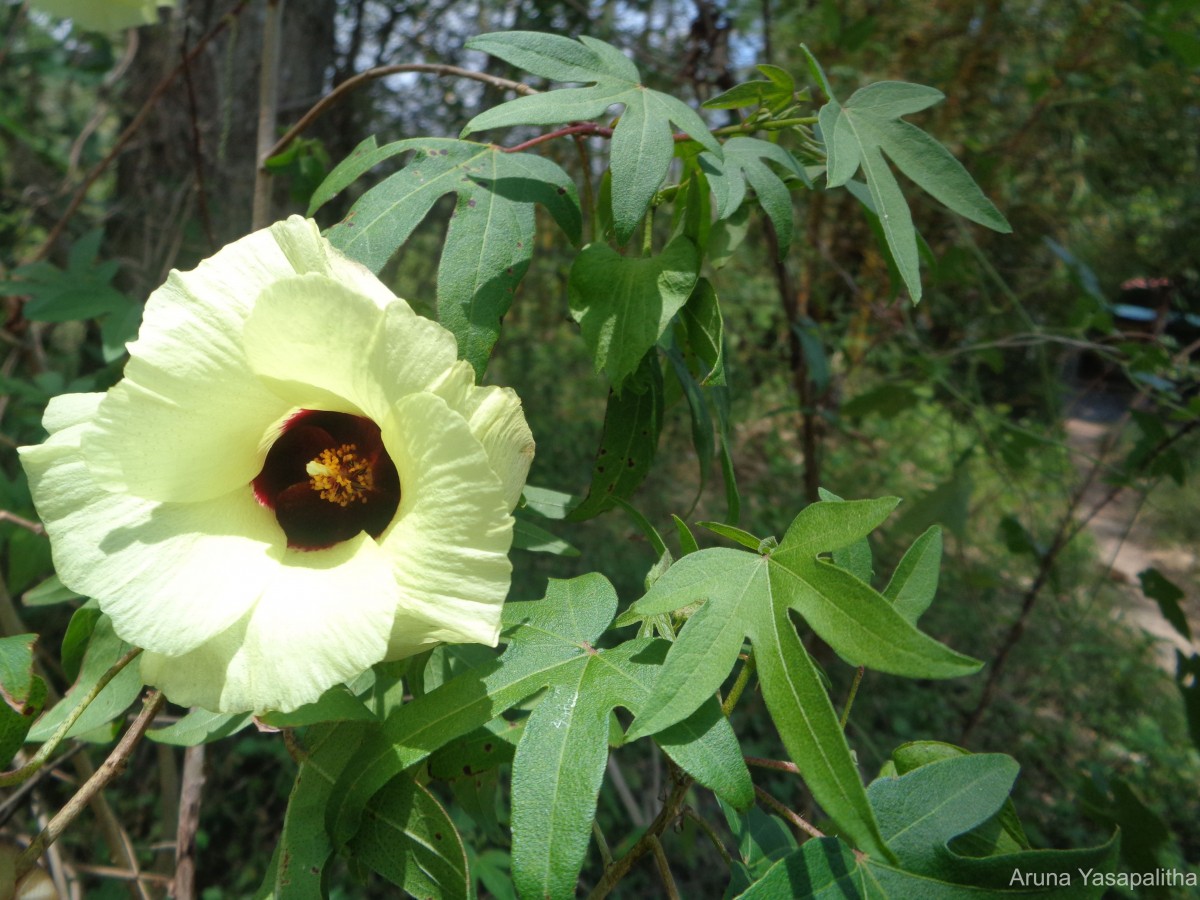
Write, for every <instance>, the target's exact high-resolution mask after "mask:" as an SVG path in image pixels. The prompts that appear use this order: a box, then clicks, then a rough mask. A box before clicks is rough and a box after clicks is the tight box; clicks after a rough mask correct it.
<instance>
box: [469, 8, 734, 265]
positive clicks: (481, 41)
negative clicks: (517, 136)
mask: <svg viewBox="0 0 1200 900" xmlns="http://www.w3.org/2000/svg"><path fill="white" fill-rule="evenodd" d="M466 46H467V47H468V48H469V49H473V50H484V51H486V52H487V53H490V54H491V55H493V56H496V57H498V58H500V59H503V60H505V61H506V62H509V63H512V64H513V65H515V66H519V67H521V68H523V69H525V70H526V71H528V72H531V73H533V74H534V75H540V76H542V77H544V78H549V79H551V80H553V81H567V82H582V83H584V84H587V85H588V86H587V87H579V88H567V89H563V90H554V91H547V92H545V93H542V94H533V95H530V96H524V97H518V98H517V99H515V100H510V101H509V102H507V103H503V104H501V105H500V106H496V107H493V108H492V109H489V110H486V111H485V112H482V113H480V114H479V115H478V116H476V117H475V118H473V119H472V120H471V121H470V122H468V123H467V125H466V127H465V128H464V129H463V130H462V135H461V136H463V137H465V136H466V135H468V134H472V133H474V132H477V131H485V130H488V129H491V128H507V127H509V126H512V125H558V124H563V123H567V122H575V121H580V120H587V119H594V118H597V117H599V116H602V115H604V114H605V113H607V112H608V110H609V109H611V108H612V107H613V106H615V105H618V104H620V105H622V106H624V107H625V109H624V112H623V113H622V115H621V117H620V120H619V121H618V122H617V125H616V128H615V129H614V130H613V135H612V146H611V157H610V158H611V169H612V176H613V179H612V213H613V225H614V230H615V231H616V235H617V240H618V241H620V242H621V243H622V244H623V243H625V242H626V241H628V240H629V237H630V236H631V235H632V234H633V231H634V229H635V228H637V226H638V224H639V223H640V222H641V220H642V216H643V215H644V214H645V212H646V209H647V208H648V207H649V205H650V201H651V199H653V197H654V193H655V191H657V190H658V187H659V185H660V184H661V183H662V180H663V178H664V177H665V176H666V174H667V169H668V167H669V166H670V164H671V158H672V157H673V155H674V136H673V132H672V125H674V126H677V127H678V128H679V129H680V130H682V131H683V132H685V133H686V134H687V135H688V136H689V137H690V138H692V140H695V141H697V142H699V143H700V144H702V145H703V146H704V147H705V148H707V149H708V150H709V151H710V152H712V153H714V154H715V155H716V156H717V157H720V156H721V152H722V151H721V145H720V143H719V142H718V141H717V140H716V139H715V138H714V137H713V136H712V135H711V134H710V133H709V130H708V126H707V125H706V124H705V123H704V120H703V119H701V118H700V116H699V114H698V113H697V112H696V111H695V110H693V109H692V108H691V107H690V106H688V105H687V104H686V103H684V102H683V101H681V100H679V99H678V98H676V97H673V96H671V95H670V94H664V93H662V92H661V91H655V90H651V89H650V88H647V87H646V86H645V85H643V84H642V83H641V74H640V73H639V72H638V69H637V66H635V65H634V64H633V63H632V62H630V61H629V60H628V59H627V58H626V57H625V56H624V54H622V53H621V52H620V51H619V50H617V49H616V48H615V47H613V46H611V45H609V44H606V43H604V42H603V41H598V40H596V39H595V38H590V37H586V36H585V37H581V38H580V39H579V41H578V42H576V41H574V40H571V39H570V38H566V37H562V36H560V35H554V34H541V33H536V32H527V31H510V32H499V33H494V34H485V35H481V36H479V37H476V38H472V39H471V40H469V41H467V44H466Z"/></svg>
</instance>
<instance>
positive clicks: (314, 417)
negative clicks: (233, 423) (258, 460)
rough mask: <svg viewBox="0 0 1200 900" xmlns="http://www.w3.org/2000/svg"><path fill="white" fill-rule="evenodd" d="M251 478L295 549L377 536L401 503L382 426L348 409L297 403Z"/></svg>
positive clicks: (397, 483)
mask: <svg viewBox="0 0 1200 900" xmlns="http://www.w3.org/2000/svg"><path fill="white" fill-rule="evenodd" d="M251 485H252V486H253V488H254V496H255V497H256V498H257V499H258V502H259V503H261V504H262V505H263V506H265V507H267V508H268V509H271V510H274V511H275V518H276V519H277V520H278V521H279V525H280V527H281V528H282V529H283V533H284V534H285V535H287V542H288V546H289V547H294V548H296V549H298V550H321V549H324V548H325V547H332V546H333V545H334V544H337V543H340V542H341V541H346V540H349V539H350V538H352V537H354V536H355V535H357V534H358V533H359V532H361V531H365V532H366V533H367V534H369V535H370V536H371V537H379V535H381V534H382V533H383V530H384V529H385V528H387V526H388V523H389V522H391V521H392V518H393V516H395V515H396V508H397V507H398V506H399V505H400V476H399V475H397V474H396V466H395V465H394V464H393V463H392V461H391V459H390V458H389V457H388V455H387V451H386V450H385V449H384V447H383V438H382V437H381V436H380V434H379V426H378V425H376V424H375V423H374V422H372V421H371V420H370V419H364V418H363V417H362V416H352V415H349V414H348V413H338V412H322V411H320V410H312V409H302V410H300V412H298V413H296V414H295V415H294V416H292V417H291V418H290V419H288V420H287V422H285V423H284V426H283V431H282V433H281V434H280V435H279V437H278V438H277V439H276V440H275V443H274V444H272V445H271V449H270V450H268V451H267V458H266V460H265V461H264V462H263V467H262V471H261V472H259V473H258V476H257V477H256V478H255V479H254V481H252V482H251Z"/></svg>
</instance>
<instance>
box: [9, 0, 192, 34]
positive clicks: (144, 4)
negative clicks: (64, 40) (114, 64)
mask: <svg viewBox="0 0 1200 900" xmlns="http://www.w3.org/2000/svg"><path fill="white" fill-rule="evenodd" d="M29 5H30V6H32V7H33V8H34V9H40V10H42V12H48V13H50V15H52V16H58V17H59V18H63V19H70V20H71V21H73V22H74V23H75V24H76V25H78V26H79V27H80V28H83V29H85V30H87V31H120V30H121V29H122V28H131V27H136V26H138V25H153V24H155V23H156V22H157V21H158V7H160V6H174V5H175V0H31V2H30V4H29Z"/></svg>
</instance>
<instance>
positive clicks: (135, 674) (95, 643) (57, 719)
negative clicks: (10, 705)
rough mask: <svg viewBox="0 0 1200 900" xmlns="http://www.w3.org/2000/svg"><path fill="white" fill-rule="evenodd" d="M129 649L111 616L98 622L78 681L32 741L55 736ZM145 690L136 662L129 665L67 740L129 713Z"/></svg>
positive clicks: (35, 730) (33, 730) (32, 734)
mask: <svg viewBox="0 0 1200 900" xmlns="http://www.w3.org/2000/svg"><path fill="white" fill-rule="evenodd" d="M130 649H131V648H130V646H129V645H128V644H126V643H125V642H124V641H122V640H121V639H120V638H119V637H117V636H116V634H115V633H114V632H113V630H112V623H111V622H110V621H109V618H108V616H104V617H102V618H101V619H100V620H99V621H97V622H96V624H95V627H94V629H93V630H92V639H91V641H89V642H88V648H87V653H86V654H85V655H84V658H83V665H82V666H81V667H80V670H79V678H78V679H77V680H76V681H75V684H74V685H73V686H72V687H71V689H70V690H69V691H67V695H66V696H65V697H63V699H62V700H60V701H59V702H58V703H57V704H55V706H54V708H53V709H51V710H50V711H49V712H48V713H46V714H45V715H44V716H42V717H41V718H40V719H38V721H37V724H35V725H34V726H33V728H31V729H30V731H29V738H28V739H29V740H31V741H44V740H46V739H47V738H49V737H50V736H51V735H52V734H54V731H55V729H57V728H58V726H59V725H60V724H61V723H62V722H63V720H64V719H66V718H67V716H68V715H69V714H70V713H71V711H72V710H73V709H74V708H75V706H76V704H77V703H78V702H79V698H80V697H82V696H83V695H84V694H86V693H87V692H88V691H90V690H91V689H92V687H93V686H95V684H96V682H97V681H99V680H100V676H101V675H103V674H104V673H105V672H107V671H108V670H109V669H110V668H112V666H113V664H114V663H116V662H117V660H119V659H120V658H121V657H122V656H124V655H125V654H126V653H127V652H129V650H130ZM141 690H142V676H141V671H140V670H139V668H138V664H137V662H136V661H133V662H130V663H129V664H128V665H126V666H125V668H124V669H122V670H121V671H120V672H119V673H118V674H117V675H116V677H114V678H113V679H112V681H110V682H109V683H108V684H107V685H105V686H104V689H103V690H101V691H100V693H99V694H97V695H96V699H94V700H93V701H92V702H91V704H90V705H89V706H88V708H87V709H86V710H84V712H83V714H82V715H81V716H80V717H79V718H78V719H77V720H76V722H75V724H74V725H72V726H71V728H70V730H69V731H68V732H67V737H81V736H82V737H84V738H85V739H87V738H88V737H91V735H89V734H88V732H91V731H95V730H96V729H97V728H99V727H100V726H101V725H105V724H107V723H109V722H111V721H113V720H114V719H116V718H117V717H118V716H120V715H121V714H122V713H123V712H125V710H127V709H128V708H129V707H130V706H131V705H132V704H133V702H134V701H135V700H136V699H137V698H138V694H140V693H141Z"/></svg>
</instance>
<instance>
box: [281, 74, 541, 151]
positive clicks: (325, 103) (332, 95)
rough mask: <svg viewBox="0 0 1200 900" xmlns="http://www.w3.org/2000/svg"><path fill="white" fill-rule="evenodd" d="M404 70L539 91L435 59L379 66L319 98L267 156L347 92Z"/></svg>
mask: <svg viewBox="0 0 1200 900" xmlns="http://www.w3.org/2000/svg"><path fill="white" fill-rule="evenodd" d="M403 72H428V73H430V74H433V75H441V76H454V77H458V78H469V79H471V80H472V81H482V82H483V83H484V84H490V85H492V86H493V87H497V88H500V89H502V90H509V91H516V92H517V93H518V94H525V95H528V94H536V93H538V92H537V91H536V90H534V89H533V88H531V87H530V86H529V85H527V84H521V82H519V81H509V80H508V79H507V78H498V77H497V76H495V75H488V74H487V73H486V72H473V71H471V70H470V69H462V68H459V67H458V66H444V65H437V64H433V63H397V64H395V65H391V66H377V67H375V68H374V69H367V71H365V72H359V73H358V74H357V75H355V76H354V77H353V78H347V79H346V80H345V81H343V82H342V83H341V84H339V85H338V86H337V87H335V88H334V89H333V90H332V91H330V92H329V93H328V94H326V95H325V96H324V97H322V98H321V99H320V100H318V101H317V102H316V103H315V104H314V105H313V107H312V108H311V109H310V110H309V111H308V112H306V113H305V114H304V115H303V116H301V117H300V119H299V120H298V121H297V122H296V124H295V125H293V126H292V127H291V128H289V129H288V130H287V131H286V132H285V133H284V135H283V137H281V138H280V139H279V140H277V141H276V142H275V144H274V146H272V147H271V148H270V149H269V150H267V152H266V157H265V158H267V159H270V158H271V157H272V156H277V155H279V154H280V153H282V152H283V151H284V150H286V149H287V147H288V145H289V144H291V142H292V141H294V140H295V139H296V138H298V137H299V136H300V135H302V134H303V133H304V132H305V131H306V130H307V129H308V128H309V126H311V125H312V123H313V122H315V121H316V120H317V119H319V118H320V117H321V116H323V115H324V114H325V113H326V112H328V111H329V110H330V109H331V108H332V107H334V106H336V105H337V104H338V103H340V102H341V101H342V99H343V98H344V97H345V96H346V94H349V93H350V92H352V91H354V90H356V89H358V88H360V87H362V86H363V85H364V84H367V83H368V82H371V81H375V80H376V79H379V78H387V77H388V76H389V75H399V74H401V73H403Z"/></svg>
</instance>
